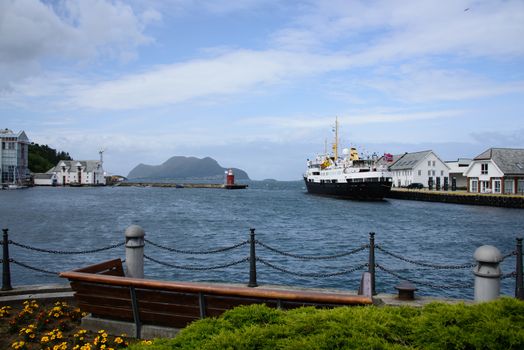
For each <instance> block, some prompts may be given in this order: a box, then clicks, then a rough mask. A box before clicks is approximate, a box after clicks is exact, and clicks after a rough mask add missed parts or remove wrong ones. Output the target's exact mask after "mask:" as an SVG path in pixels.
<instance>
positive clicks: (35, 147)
mask: <svg viewBox="0 0 524 350" xmlns="http://www.w3.org/2000/svg"><path fill="white" fill-rule="evenodd" d="M28 158H29V170H31V172H33V173H45V172H46V171H48V170H49V169H51V168H52V167H54V166H55V165H56V164H58V162H59V161H61V160H73V158H71V156H70V155H69V153H67V152H64V151H60V152H57V150H55V149H54V148H51V147H49V146H48V145H39V144H38V143H31V144H30V145H29V154H28Z"/></svg>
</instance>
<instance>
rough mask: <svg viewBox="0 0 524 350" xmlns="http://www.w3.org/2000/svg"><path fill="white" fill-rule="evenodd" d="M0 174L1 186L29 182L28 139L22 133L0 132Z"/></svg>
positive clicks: (4, 130) (6, 130) (5, 130)
mask: <svg viewBox="0 0 524 350" xmlns="http://www.w3.org/2000/svg"><path fill="white" fill-rule="evenodd" d="M0 142H1V143H2V149H1V150H0V174H1V181H0V182H1V183H2V184H15V183H16V184H22V183H25V182H27V181H28V180H29V178H30V172H29V167H28V166H29V160H28V154H29V139H28V138H27V135H26V134H25V132H24V131H20V132H18V133H14V132H13V131H11V130H9V129H3V130H0Z"/></svg>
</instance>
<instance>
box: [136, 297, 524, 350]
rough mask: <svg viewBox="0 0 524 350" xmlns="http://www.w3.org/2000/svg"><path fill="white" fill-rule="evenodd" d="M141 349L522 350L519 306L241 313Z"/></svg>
mask: <svg viewBox="0 0 524 350" xmlns="http://www.w3.org/2000/svg"><path fill="white" fill-rule="evenodd" d="M131 349H135V350H138V349H146V347H145V346H143V345H140V344H136V345H134V346H131ZM147 349H151V350H164V349H209V350H217V349H268V350H270V349H271V350H272V349H524V302H522V301H518V300H516V299H510V298H502V299H500V300H497V301H494V302H489V303H481V304H475V305H464V304H455V305H450V304H442V303H433V304H429V305H427V306H425V307H424V308H414V307H375V306H368V307H340V308H335V309H324V310H319V309H314V308H312V307H306V308H298V309H294V310H289V311H282V310H277V309H272V308H269V307H267V306H265V305H250V306H241V307H238V308H236V309H233V310H230V311H228V312H226V313H224V314H223V315H222V316H221V317H219V318H207V319H203V320H200V321H196V322H194V323H192V324H191V325H189V326H188V327H186V328H185V329H183V330H182V331H181V332H180V333H179V334H178V335H177V336H176V337H175V338H173V339H156V340H154V341H153V344H152V345H150V346H147Z"/></svg>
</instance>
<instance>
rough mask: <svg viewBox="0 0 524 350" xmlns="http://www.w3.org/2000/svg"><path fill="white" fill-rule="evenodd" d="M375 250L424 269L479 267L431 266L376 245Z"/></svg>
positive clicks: (473, 265)
mask: <svg viewBox="0 0 524 350" xmlns="http://www.w3.org/2000/svg"><path fill="white" fill-rule="evenodd" d="M375 248H377V249H378V250H380V251H382V252H383V253H384V254H386V255H389V256H392V257H394V258H397V259H399V260H402V261H405V262H408V263H410V264H414V265H419V266H424V267H431V268H434V269H436V270H460V269H467V268H472V267H475V266H477V264H462V265H437V264H429V263H425V262H422V261H417V260H411V259H408V258H404V257H403V256H400V255H398V254H395V253H391V252H389V251H387V250H385V249H384V248H382V247H381V246H379V245H376V246H375Z"/></svg>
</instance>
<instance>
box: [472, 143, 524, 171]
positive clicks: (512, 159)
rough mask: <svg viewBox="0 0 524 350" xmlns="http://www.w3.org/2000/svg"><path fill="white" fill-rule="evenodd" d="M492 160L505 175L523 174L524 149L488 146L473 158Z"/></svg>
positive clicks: (476, 159)
mask: <svg viewBox="0 0 524 350" xmlns="http://www.w3.org/2000/svg"><path fill="white" fill-rule="evenodd" d="M474 160H475V161H482V160H492V161H493V162H494V163H495V164H496V165H497V167H498V168H499V169H500V170H501V171H502V172H503V173H504V174H505V175H524V149H522V148H490V149H487V150H486V151H484V152H482V153H481V154H479V155H478V156H476V157H475V158H474Z"/></svg>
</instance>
